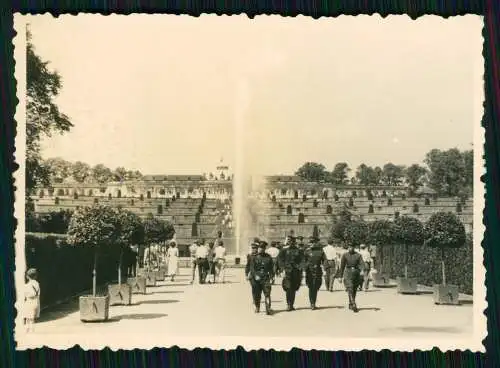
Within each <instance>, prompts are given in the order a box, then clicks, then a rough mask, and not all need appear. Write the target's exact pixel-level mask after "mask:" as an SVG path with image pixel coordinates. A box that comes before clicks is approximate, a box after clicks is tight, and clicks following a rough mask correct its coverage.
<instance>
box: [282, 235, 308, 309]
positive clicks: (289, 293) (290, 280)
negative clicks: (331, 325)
mask: <svg viewBox="0 0 500 368" xmlns="http://www.w3.org/2000/svg"><path fill="white" fill-rule="evenodd" d="M287 240H288V247H287V248H284V249H283V250H282V251H281V253H280V255H279V263H280V267H281V269H283V270H284V272H285V276H284V277H283V281H282V283H281V285H282V287H283V290H284V291H285V293H286V303H287V306H288V308H287V310H288V311H293V310H295V308H294V303H295V294H296V293H297V291H298V290H299V289H300V285H301V283H302V268H301V266H302V262H303V258H304V257H303V253H302V251H301V250H300V249H299V248H298V247H297V244H296V242H295V238H294V237H292V236H289V237H288V239H287Z"/></svg>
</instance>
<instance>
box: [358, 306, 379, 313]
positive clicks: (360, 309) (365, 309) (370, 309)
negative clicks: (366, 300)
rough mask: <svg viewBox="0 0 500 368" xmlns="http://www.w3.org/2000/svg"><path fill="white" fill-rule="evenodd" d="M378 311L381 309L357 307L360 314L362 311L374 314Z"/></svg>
mask: <svg viewBox="0 0 500 368" xmlns="http://www.w3.org/2000/svg"><path fill="white" fill-rule="evenodd" d="M379 310H381V309H380V308H378V307H361V308H359V307H358V311H360V312H362V311H375V312H378V311H379Z"/></svg>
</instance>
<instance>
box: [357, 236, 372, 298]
mask: <svg viewBox="0 0 500 368" xmlns="http://www.w3.org/2000/svg"><path fill="white" fill-rule="evenodd" d="M360 248H361V249H360V251H359V254H361V258H362V259H363V285H361V286H360V291H361V288H364V290H365V291H367V290H368V285H369V283H370V271H371V269H372V256H371V253H370V250H369V249H368V247H367V246H366V244H361V246H360Z"/></svg>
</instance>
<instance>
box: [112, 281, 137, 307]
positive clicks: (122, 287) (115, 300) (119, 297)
mask: <svg viewBox="0 0 500 368" xmlns="http://www.w3.org/2000/svg"><path fill="white" fill-rule="evenodd" d="M108 295H109V305H130V304H132V286H130V285H129V284H116V285H109V286H108Z"/></svg>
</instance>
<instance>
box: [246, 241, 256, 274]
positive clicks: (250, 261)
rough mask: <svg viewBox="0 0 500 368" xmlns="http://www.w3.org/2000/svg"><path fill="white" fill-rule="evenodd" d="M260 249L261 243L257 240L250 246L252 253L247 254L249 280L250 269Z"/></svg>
mask: <svg viewBox="0 0 500 368" xmlns="http://www.w3.org/2000/svg"><path fill="white" fill-rule="evenodd" d="M258 247H259V243H258V242H256V241H255V240H254V241H253V242H252V244H250V253H248V254H247V263H246V265H245V277H246V278H247V279H248V276H249V274H250V267H251V263H252V260H253V258H254V257H255V256H256V255H257V248H258Z"/></svg>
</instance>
